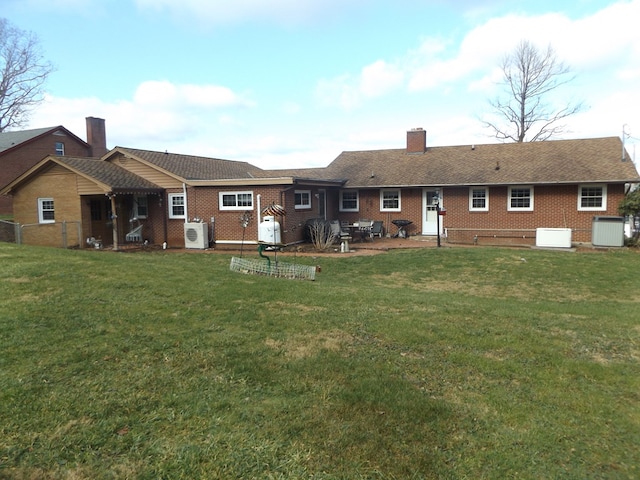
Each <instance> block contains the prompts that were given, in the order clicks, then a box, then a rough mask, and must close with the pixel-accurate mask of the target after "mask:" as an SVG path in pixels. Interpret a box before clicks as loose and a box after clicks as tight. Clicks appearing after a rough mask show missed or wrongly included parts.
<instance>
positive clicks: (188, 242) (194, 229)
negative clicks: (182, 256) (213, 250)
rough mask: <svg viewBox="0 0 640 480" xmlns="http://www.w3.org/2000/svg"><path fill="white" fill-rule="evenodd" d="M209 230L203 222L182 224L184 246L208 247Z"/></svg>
mask: <svg viewBox="0 0 640 480" xmlns="http://www.w3.org/2000/svg"><path fill="white" fill-rule="evenodd" d="M208 233H209V230H208V228H207V224H206V223H204V222H187V223H185V224H184V247H185V248H199V249H205V248H208V247H209V235H208Z"/></svg>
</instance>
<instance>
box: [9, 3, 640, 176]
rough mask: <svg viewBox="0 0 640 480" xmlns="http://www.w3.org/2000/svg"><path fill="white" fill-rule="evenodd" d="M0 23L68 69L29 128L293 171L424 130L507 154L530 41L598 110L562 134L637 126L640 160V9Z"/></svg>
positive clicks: (329, 6) (44, 8)
mask: <svg viewBox="0 0 640 480" xmlns="http://www.w3.org/2000/svg"><path fill="white" fill-rule="evenodd" d="M0 16H3V17H5V18H7V19H8V20H9V21H10V22H11V23H12V24H13V25H14V26H16V27H18V28H20V29H23V30H28V31H31V32H33V33H35V34H36V35H38V37H39V39H40V42H41V46H42V49H43V54H44V56H45V58H47V59H49V60H50V61H51V62H52V63H53V64H54V65H55V67H56V70H55V72H54V73H53V74H52V75H51V76H50V78H49V81H48V83H47V91H48V93H47V99H46V102H45V104H44V105H42V106H41V107H40V108H38V110H36V111H35V112H34V113H33V115H32V117H31V121H30V124H29V127H28V128H39V127H49V126H55V125H64V126H65V127H66V128H68V129H69V130H71V131H72V132H74V133H75V134H76V135H78V136H79V137H81V138H86V134H85V120H84V119H85V117H87V116H95V117H101V118H104V119H105V120H106V126H107V143H108V147H109V148H112V147H115V146H126V147H133V148H142V149H148V150H158V151H165V150H169V151H172V152H179V153H185V154H193V155H204V156H209V157H216V158H226V159H231V160H242V161H248V162H251V163H253V164H254V165H256V166H259V167H262V168H290V167H309V166H325V165H327V164H329V163H330V162H331V161H332V160H333V159H334V158H335V157H336V156H337V155H338V154H340V152H342V151H344V150H369V149H380V148H402V147H404V146H405V136H406V131H407V130H410V129H412V128H415V127H422V128H424V129H425V130H427V142H428V144H429V145H466V144H480V143H493V142H494V141H495V140H494V139H493V138H492V137H491V132H490V131H489V130H487V129H485V128H484V127H483V126H482V123H481V121H480V118H482V117H486V115H487V114H488V113H489V111H490V107H489V106H488V100H489V99H492V98H495V97H496V95H497V94H499V92H500V89H499V86H498V81H499V79H500V70H499V64H500V61H501V59H502V58H503V56H504V55H505V54H506V53H508V52H510V51H512V50H513V48H514V47H515V45H516V44H517V43H518V42H519V41H520V40H522V39H527V40H529V41H531V42H532V43H534V44H536V45H538V46H539V47H540V48H543V49H546V47H547V46H548V45H551V46H552V47H553V48H554V49H555V51H556V52H557V56H558V58H559V59H560V60H561V61H563V62H564V63H565V64H567V65H568V66H569V67H570V68H571V70H572V72H573V74H574V75H575V78H574V79H573V80H572V81H571V82H570V83H569V84H568V85H567V86H565V87H562V88H559V89H557V90H556V91H555V92H554V94H553V95H551V96H550V97H549V100H550V102H552V103H554V102H557V104H558V105H564V104H566V103H567V102H583V104H584V107H585V108H584V109H583V111H582V113H580V114H578V115H575V116H573V117H571V118H570V119H568V120H567V122H566V124H567V130H568V131H567V132H566V133H565V134H564V135H563V137H562V138H586V137H606V136H618V137H620V136H622V132H623V126H624V131H625V132H626V133H627V134H628V138H626V144H627V149H628V151H629V153H630V154H631V155H632V156H634V155H636V156H640V151H638V152H637V154H636V152H635V149H636V145H639V146H640V88H639V86H640V28H639V25H638V23H639V22H640V0H621V1H603V0H573V1H572V2H560V3H559V2H558V1H557V0H554V1H546V0H539V1H536V2H532V1H519V0H484V1H483V0H456V1H453V0H233V1H231V0H179V1H178V0H2V9H1V10H0ZM625 125H626V126H625ZM625 137H626V135H625ZM638 150H640V148H639V149H638ZM636 160H637V159H636Z"/></svg>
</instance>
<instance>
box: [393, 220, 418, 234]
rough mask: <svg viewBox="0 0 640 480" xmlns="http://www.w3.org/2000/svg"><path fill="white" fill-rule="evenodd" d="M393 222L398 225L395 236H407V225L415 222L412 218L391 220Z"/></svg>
mask: <svg viewBox="0 0 640 480" xmlns="http://www.w3.org/2000/svg"><path fill="white" fill-rule="evenodd" d="M391 223H393V224H394V225H395V226H396V227H398V232H397V233H396V234H395V235H394V237H400V238H407V230H406V228H405V227H407V226H408V225H411V224H412V223H413V222H412V221H411V220H391Z"/></svg>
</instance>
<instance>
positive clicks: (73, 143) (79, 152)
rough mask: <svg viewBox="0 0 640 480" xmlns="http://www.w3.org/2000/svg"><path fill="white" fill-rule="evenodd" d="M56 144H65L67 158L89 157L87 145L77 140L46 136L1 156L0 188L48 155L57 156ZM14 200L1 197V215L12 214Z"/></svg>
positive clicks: (4, 196)
mask: <svg viewBox="0 0 640 480" xmlns="http://www.w3.org/2000/svg"><path fill="white" fill-rule="evenodd" d="M56 142H63V143H64V148H65V155H66V156H75V157H86V156H89V153H90V152H89V149H88V147H87V145H85V144H82V143H78V142H77V140H75V139H73V138H71V137H68V136H62V135H53V134H50V135H45V136H43V137H41V138H37V139H35V140H33V141H31V142H27V143H25V144H24V145H23V146H22V147H20V148H17V149H15V150H12V151H8V152H4V153H3V154H2V155H0V187H3V186H5V185H7V184H9V183H11V182H12V181H13V180H15V179H16V178H18V177H19V176H20V175H22V174H23V173H24V172H26V171H27V170H29V169H30V168H31V167H33V166H34V165H35V164H37V163H38V162H39V161H40V160H42V159H43V158H45V157H46V156H47V155H55V153H56ZM11 207H12V198H11V197H10V196H6V195H0V214H10V213H12V210H11Z"/></svg>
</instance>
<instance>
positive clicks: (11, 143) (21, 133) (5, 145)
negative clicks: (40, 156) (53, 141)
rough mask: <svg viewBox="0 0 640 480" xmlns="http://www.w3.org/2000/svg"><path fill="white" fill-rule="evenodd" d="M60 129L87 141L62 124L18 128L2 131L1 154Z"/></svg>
mask: <svg viewBox="0 0 640 480" xmlns="http://www.w3.org/2000/svg"><path fill="white" fill-rule="evenodd" d="M58 130H60V131H61V132H63V133H64V134H65V135H68V136H73V137H75V138H76V139H77V140H79V141H80V142H82V143H86V142H85V141H84V140H82V139H81V138H78V137H77V136H76V135H74V134H73V133H71V132H70V131H69V130H67V129H66V128H64V127H63V126H62V125H58V126H57V127H46V128H34V129H31V130H18V131H15V132H0V154H2V153H3V152H5V151H7V150H10V149H12V148H14V147H17V146H19V145H22V144H23V143H26V142H30V141H31V140H34V139H36V138H38V137H40V136H42V135H46V134H48V133H52V132H56V131H58Z"/></svg>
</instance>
